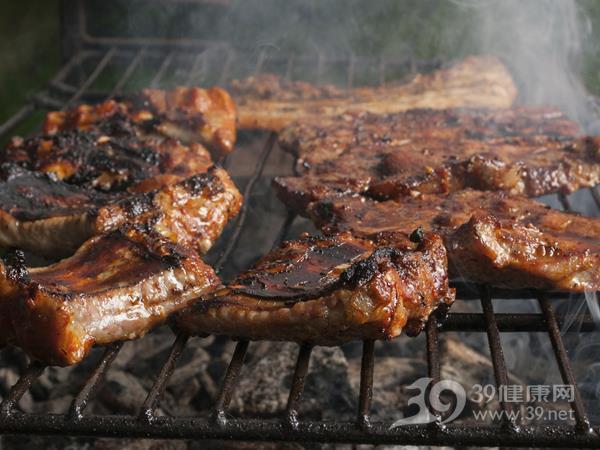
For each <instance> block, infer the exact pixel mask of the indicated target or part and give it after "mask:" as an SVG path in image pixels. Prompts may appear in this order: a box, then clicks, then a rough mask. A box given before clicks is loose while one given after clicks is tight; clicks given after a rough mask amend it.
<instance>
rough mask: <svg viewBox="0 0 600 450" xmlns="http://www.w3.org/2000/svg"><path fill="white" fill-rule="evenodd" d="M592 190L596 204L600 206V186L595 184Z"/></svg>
mask: <svg viewBox="0 0 600 450" xmlns="http://www.w3.org/2000/svg"><path fill="white" fill-rule="evenodd" d="M590 192H591V193H592V197H593V198H594V201H595V202H596V206H597V207H598V208H600V192H599V191H598V186H594V187H593V188H591V189H590Z"/></svg>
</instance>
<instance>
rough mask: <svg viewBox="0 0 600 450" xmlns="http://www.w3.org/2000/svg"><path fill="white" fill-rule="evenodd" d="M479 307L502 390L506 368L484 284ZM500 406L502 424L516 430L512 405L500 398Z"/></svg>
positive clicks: (506, 384)
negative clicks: (502, 413) (485, 325)
mask: <svg viewBox="0 0 600 450" xmlns="http://www.w3.org/2000/svg"><path fill="white" fill-rule="evenodd" d="M481 307H482V308H483V315H484V317H485V321H486V323H487V336H488V341H489V345H490V354H491V356H492V365H493V367H494V376H495V378H496V385H497V386H498V392H502V390H503V389H506V387H507V386H508V384H509V383H508V371H507V370H506V362H505V360H504V352H503V351H502V343H501V341H500V330H499V329H498V325H497V324H496V317H495V316H494V306H493V305H492V299H491V297H490V293H489V289H488V288H487V287H486V286H483V287H482V293H481ZM500 406H501V408H502V411H503V412H504V415H503V422H504V425H505V426H507V427H509V428H510V429H513V430H517V429H518V427H517V425H516V423H515V420H514V416H513V410H514V408H513V405H512V404H511V403H508V402H506V401H504V400H503V399H502V398H500Z"/></svg>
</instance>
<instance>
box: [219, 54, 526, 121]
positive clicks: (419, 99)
mask: <svg viewBox="0 0 600 450" xmlns="http://www.w3.org/2000/svg"><path fill="white" fill-rule="evenodd" d="M230 91H231V92H232V95H233V97H234V99H235V101H236V104H237V108H238V125H239V126H240V128H251V129H254V128H260V129H268V130H273V131H279V130H281V129H283V128H284V127H285V126H287V125H290V124H291V123H293V122H296V121H299V120H306V119H317V120H320V119H323V118H325V117H329V116H337V115H339V114H342V113H345V112H348V111H368V112H372V113H378V114H389V113H395V112H399V111H406V110H409V109H415V108H434V109H446V108H459V107H473V108H482V107H485V108H507V107H509V106H511V105H512V103H513V101H514V99H515V97H516V95H517V89H516V87H515V84H514V81H513V79H512V77H511V76H510V74H509V73H508V71H507V69H506V67H504V65H503V64H502V63H501V62H500V61H498V60H497V59H495V58H491V57H469V58H466V59H465V60H463V61H461V62H459V63H457V64H455V65H454V66H452V67H450V68H448V69H441V70H438V71H435V72H433V73H431V74H427V75H421V74H419V75H416V76H415V77H414V78H413V79H412V80H411V81H409V82H408V83H405V84H396V85H394V84H390V85H386V86H381V87H359V88H354V89H350V90H342V89H338V88H336V87H333V86H315V85H311V84H310V83H306V82H301V81H300V82H290V81H287V80H284V79H281V78H279V77H277V76H275V75H271V74H266V75H260V76H257V77H250V78H247V79H245V80H240V81H234V82H233V83H232V85H231V87H230Z"/></svg>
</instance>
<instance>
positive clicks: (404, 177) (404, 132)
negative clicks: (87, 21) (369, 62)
mask: <svg viewBox="0 0 600 450" xmlns="http://www.w3.org/2000/svg"><path fill="white" fill-rule="evenodd" d="M578 134H579V127H578V126H577V125H576V124H575V123H574V122H572V121H570V120H568V119H566V118H565V117H564V116H563V115H562V114H561V113H559V112H557V111H556V110H554V109H550V108H514V109H507V110H498V111H489V110H445V111H434V110H414V111H408V112H406V113H400V114H394V115H387V116H383V115H373V114H357V115H351V114H347V115H344V116H343V117H340V118H338V119H336V120H331V121H330V122H325V123H324V124H321V125H316V124H300V125H296V126H293V127H290V128H289V129H287V130H284V131H283V133H282V135H281V143H282V145H283V146H284V148H287V149H290V150H291V151H293V152H294V153H295V154H296V155H297V157H298V167H297V171H298V172H301V173H302V174H301V175H300V176H297V177H283V178H278V179H276V181H275V186H276V188H277V189H278V191H279V192H280V195H281V197H282V198H283V199H284V201H285V202H286V203H289V204H290V205H291V206H293V207H295V208H297V209H298V210H299V211H300V212H302V210H303V209H305V208H306V205H307V203H309V202H311V201H315V200H319V199H323V198H327V197H333V196H338V195H340V194H346V193H362V194H365V195H367V196H369V197H373V198H378V199H388V198H400V197H403V196H405V195H414V194H415V193H446V192H449V191H456V190H460V189H464V188H465V187H472V188H475V189H480V190H499V191H507V192H510V193H513V194H524V195H527V196H539V195H543V194H547V193H553V192H572V191H574V190H576V189H578V188H580V187H584V186H593V185H595V184H597V183H599V182H600V140H599V139H597V138H591V137H590V138H585V137H578Z"/></svg>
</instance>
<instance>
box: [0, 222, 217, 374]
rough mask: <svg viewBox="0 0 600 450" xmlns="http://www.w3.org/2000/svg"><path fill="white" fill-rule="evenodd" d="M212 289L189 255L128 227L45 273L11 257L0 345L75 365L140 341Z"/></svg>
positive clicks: (206, 271)
mask: <svg viewBox="0 0 600 450" xmlns="http://www.w3.org/2000/svg"><path fill="white" fill-rule="evenodd" d="M219 284H220V282H219V278H218V277H217V275H216V274H215V273H214V271H213V269H212V268H211V267H210V266H208V265H206V264H205V263H204V262H202V260H201V258H200V257H199V256H198V254H197V253H196V252H195V251H193V250H191V249H187V248H186V247H184V246H180V245H177V244H173V243H172V242H171V241H169V240H167V239H165V238H164V237H162V236H161V235H159V234H155V233H152V232H150V233H147V232H145V231H143V230H141V229H136V228H132V227H127V228H123V229H121V230H118V231H114V232H112V233H109V234H105V235H102V236H96V237H94V238H92V239H90V240H88V241H87V242H85V243H84V244H83V245H82V246H81V248H79V250H78V251H77V252H76V253H75V254H74V255H73V256H71V257H70V258H67V259H63V260H62V261H60V262H58V263H56V264H53V265H50V266H47V267H41V268H28V267H26V266H25V264H24V262H23V258H22V254H20V252H18V251H17V252H14V253H13V254H11V255H10V257H9V258H7V260H6V261H5V263H4V264H2V265H1V266H0V292H2V294H3V295H2V298H1V299H0V316H1V317H2V319H1V321H2V324H3V325H4V326H3V328H2V331H1V332H0V342H3V341H4V342H11V343H13V344H16V345H18V346H20V347H21V348H23V349H24V350H25V351H26V352H27V353H28V354H29V355H31V356H32V357H34V358H36V359H39V360H41V361H43V362H45V363H47V364H54V365H69V364H74V363H77V362H79V361H81V360H82V359H83V358H84V357H85V356H86V355H87V353H88V352H89V349H90V348H91V346H92V345H94V344H107V343H111V342H115V341H119V340H124V339H135V338H138V337H140V336H142V335H144V334H145V333H146V332H147V331H148V330H150V329H151V328H152V327H154V326H156V325H157V324H160V323H162V322H163V321H164V320H165V319H166V318H167V316H168V315H169V314H171V313H173V312H174V311H177V310H179V309H181V308H183V307H185V306H186V305H187V304H189V303H190V302H191V301H192V300H193V299H195V298H197V297H198V296H200V295H203V294H205V293H207V292H209V291H210V290H212V289H214V288H216V287H217V286H219Z"/></svg>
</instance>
